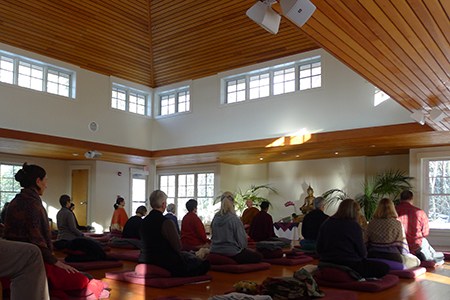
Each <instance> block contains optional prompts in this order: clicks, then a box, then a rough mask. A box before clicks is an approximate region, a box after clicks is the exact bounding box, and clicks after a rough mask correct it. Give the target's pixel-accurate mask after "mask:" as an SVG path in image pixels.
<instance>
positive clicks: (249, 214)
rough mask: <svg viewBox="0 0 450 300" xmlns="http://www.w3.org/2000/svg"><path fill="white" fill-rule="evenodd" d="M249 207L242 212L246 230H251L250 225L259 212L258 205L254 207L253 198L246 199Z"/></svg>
mask: <svg viewBox="0 0 450 300" xmlns="http://www.w3.org/2000/svg"><path fill="white" fill-rule="evenodd" d="M245 204H246V205H247V208H246V209H245V210H244V212H243V213H242V217H241V221H242V224H244V228H245V230H246V231H248V230H249V228H250V225H251V224H252V221H253V218H254V217H255V216H256V214H257V213H259V210H258V209H257V208H256V207H253V201H252V199H247V200H246V201H245Z"/></svg>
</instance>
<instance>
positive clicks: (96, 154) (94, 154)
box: [84, 150, 102, 159]
mask: <svg viewBox="0 0 450 300" xmlns="http://www.w3.org/2000/svg"><path fill="white" fill-rule="evenodd" d="M84 156H85V157H86V158H89V159H95V158H100V157H102V154H101V153H100V152H98V151H97V150H91V151H88V152H86V153H85V154H84Z"/></svg>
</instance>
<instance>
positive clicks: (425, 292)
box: [55, 248, 450, 300]
mask: <svg viewBox="0 0 450 300" xmlns="http://www.w3.org/2000/svg"><path fill="white" fill-rule="evenodd" d="M112 251H113V252H116V251H123V250H120V249H114V248H113V249H112ZM55 254H56V256H58V257H64V255H63V254H62V253H60V252H55ZM310 264H317V260H315V261H313V262H312V263H310ZM135 266H136V263H133V262H127V261H124V266H123V267H122V268H112V269H102V270H91V271H88V273H90V274H91V275H92V276H94V277H95V278H97V279H101V280H102V281H104V282H107V283H109V285H110V288H111V295H110V298H109V299H110V300H140V299H154V298H157V297H161V296H180V297H185V298H199V299H205V300H206V299H208V298H210V297H212V296H214V295H221V294H223V293H224V292H227V291H230V290H233V287H232V286H233V284H234V283H236V282H237V281H240V280H249V281H255V282H258V283H261V282H262V281H263V280H264V279H265V278H266V277H279V276H292V274H293V272H294V271H297V270H299V269H300V268H301V267H302V266H301V265H300V266H277V265H272V266H271V267H270V269H268V270H264V271H258V272H252V273H246V274H228V273H221V272H212V271H211V272H209V273H208V274H210V275H212V277H213V279H212V280H211V281H210V282H204V283H199V284H192V285H186V286H181V287H174V288H170V289H157V288H150V287H145V286H141V285H136V284H130V283H125V282H120V281H115V280H110V279H105V272H110V271H120V270H133V269H134V267H135ZM326 289H330V288H326ZM375 299H377V300H378V299H383V300H390V299H395V300H397V299H398V300H406V299H407V300H449V299H450V262H446V263H445V264H444V265H443V266H440V267H438V268H437V269H428V272H427V273H426V274H424V275H421V276H420V277H418V278H416V279H400V282H399V283H398V284H397V285H396V286H394V287H392V288H390V289H388V290H386V291H382V292H379V293H364V292H358V300H375Z"/></svg>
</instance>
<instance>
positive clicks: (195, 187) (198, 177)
mask: <svg viewBox="0 0 450 300" xmlns="http://www.w3.org/2000/svg"><path fill="white" fill-rule="evenodd" d="M159 189H160V190H162V191H163V192H165V193H166V194H167V197H168V198H167V204H169V203H174V204H175V205H176V207H177V211H176V215H177V217H178V220H179V221H181V220H182V219H183V217H184V215H185V214H186V213H187V210H186V202H187V201H188V200H189V199H195V200H197V201H198V207H197V215H198V217H199V218H200V219H201V220H202V221H203V223H204V224H209V223H211V221H212V219H213V217H214V213H215V210H217V209H218V207H219V205H218V204H216V205H214V173H209V172H201V173H186V174H167V175H160V176H159Z"/></svg>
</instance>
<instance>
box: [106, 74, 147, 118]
mask: <svg viewBox="0 0 450 300" xmlns="http://www.w3.org/2000/svg"><path fill="white" fill-rule="evenodd" d="M115 90H117V91H116V92H118V91H119V90H120V91H123V92H124V94H125V100H124V101H123V102H124V104H125V106H124V109H121V108H119V107H118V105H117V107H114V106H113V102H112V101H113V100H114V99H116V101H117V99H118V98H113V97H114V92H115ZM131 94H136V95H138V96H142V97H144V106H143V108H144V113H143V114H140V113H138V112H135V111H132V110H130V106H131V105H130V98H131ZM149 99H150V96H149V94H148V93H146V92H144V91H141V90H138V89H135V88H132V87H128V86H125V85H123V84H119V83H115V82H113V83H112V87H111V97H110V103H109V104H110V107H111V108H112V109H114V110H118V111H122V112H128V113H131V114H133V115H137V116H146V117H148V116H149V112H148V111H149V109H148V108H149V106H150V105H149ZM136 106H137V107H139V106H140V107H142V105H139V104H136Z"/></svg>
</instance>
